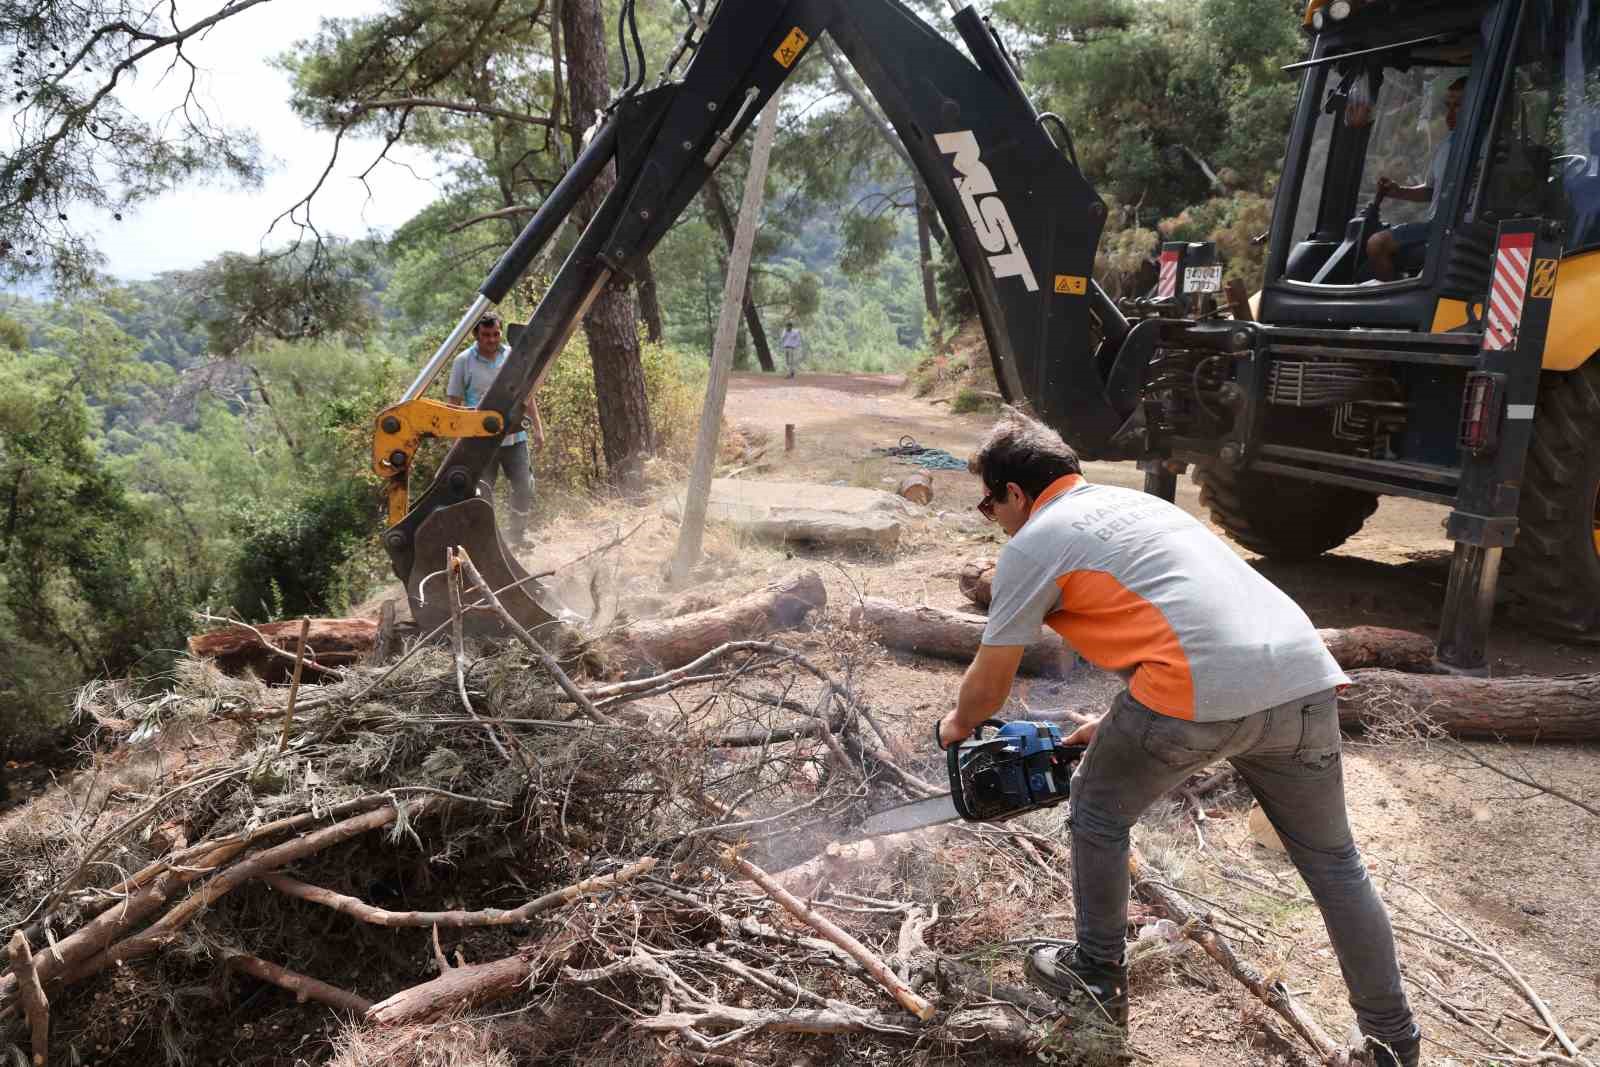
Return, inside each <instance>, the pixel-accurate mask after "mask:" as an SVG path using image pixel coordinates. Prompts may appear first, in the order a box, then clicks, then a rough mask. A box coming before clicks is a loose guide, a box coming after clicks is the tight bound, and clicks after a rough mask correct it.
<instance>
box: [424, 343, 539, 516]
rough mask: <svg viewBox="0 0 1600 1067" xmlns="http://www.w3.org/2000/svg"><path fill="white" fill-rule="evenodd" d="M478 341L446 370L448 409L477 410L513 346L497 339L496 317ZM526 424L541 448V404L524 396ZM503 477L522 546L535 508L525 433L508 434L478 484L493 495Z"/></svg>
mask: <svg viewBox="0 0 1600 1067" xmlns="http://www.w3.org/2000/svg"><path fill="white" fill-rule="evenodd" d="M473 336H474V337H475V338H476V339H477V342H476V343H475V344H474V345H473V346H472V347H471V348H468V349H467V350H466V351H465V352H462V353H461V354H460V355H459V356H457V357H456V359H455V362H454V363H452V364H451V365H450V383H449V384H448V385H446V386H445V391H444V392H445V399H446V400H448V401H450V403H452V404H457V405H463V406H465V407H469V408H475V407H477V406H478V404H479V403H480V402H481V401H482V400H483V395H484V394H485V393H487V392H488V391H489V387H490V386H492V385H493V384H494V380H495V378H496V377H497V376H499V374H500V368H501V367H503V366H505V363H506V359H507V358H508V357H509V356H510V355H511V346H510V345H508V344H506V343H504V341H502V340H501V337H502V333H501V326H500V319H499V316H496V315H485V316H484V317H483V318H481V319H479V320H478V325H477V326H475V327H474V328H473ZM524 410H525V412H526V419H525V423H527V424H531V426H532V429H533V443H534V447H535V448H543V447H544V422H543V421H542V420H541V419H540V418H539V403H538V401H536V400H535V399H534V397H533V393H532V392H530V393H529V394H528V400H527V403H526V405H525V408H524ZM502 470H504V471H505V472H506V478H507V480H509V481H510V482H511V540H512V542H513V543H516V542H520V541H521V540H523V538H525V537H526V536H527V533H528V512H529V511H531V510H532V509H533V467H532V464H531V463H530V461H529V456H528V434H527V433H526V431H522V430H518V431H517V432H516V433H508V434H506V436H505V439H504V440H502V441H501V442H500V448H499V454H498V455H496V457H495V458H494V460H493V461H491V462H490V464H489V468H488V470H486V471H485V472H484V479H483V482H482V483H481V484H483V485H485V486H487V487H488V494H489V496H490V497H493V495H494V487H495V483H496V482H498V481H499V479H500V472H501V471H502Z"/></svg>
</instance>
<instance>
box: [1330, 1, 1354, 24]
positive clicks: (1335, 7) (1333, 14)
mask: <svg viewBox="0 0 1600 1067" xmlns="http://www.w3.org/2000/svg"><path fill="white" fill-rule="evenodd" d="M1350 9H1351V3H1350V0H1333V3H1331V4H1329V5H1328V9H1327V10H1328V17H1329V18H1330V19H1333V21H1335V22H1338V21H1340V20H1341V19H1347V18H1349V17H1350Z"/></svg>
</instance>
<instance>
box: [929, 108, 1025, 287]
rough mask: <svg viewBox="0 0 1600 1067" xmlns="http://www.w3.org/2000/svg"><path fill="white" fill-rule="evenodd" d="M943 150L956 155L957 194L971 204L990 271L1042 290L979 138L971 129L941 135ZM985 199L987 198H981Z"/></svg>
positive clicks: (969, 211)
mask: <svg viewBox="0 0 1600 1067" xmlns="http://www.w3.org/2000/svg"><path fill="white" fill-rule="evenodd" d="M934 141H935V142H936V143H937V144H938V145H939V151H941V152H943V153H945V154H946V155H953V156H955V157H956V158H955V166H956V175H957V177H956V192H958V193H960V194H961V201H962V203H964V204H966V205H967V216H968V217H969V218H971V219H972V228H973V229H974V230H976V231H977V234H978V243H979V244H981V245H982V246H983V250H984V251H985V252H988V253H990V255H989V269H990V270H992V271H994V276H995V277H996V278H1021V279H1022V284H1024V285H1026V286H1027V287H1028V292H1030V293H1036V292H1038V291H1039V283H1038V281H1037V280H1036V279H1035V278H1034V276H1033V267H1032V266H1031V265H1030V264H1029V263H1028V255H1027V253H1025V252H1024V251H1023V250H1022V242H1020V241H1018V240H1017V228H1016V227H1015V226H1013V225H1012V224H1011V214H1010V213H1009V212H1008V211H1006V205H1005V203H1004V201H1002V200H1001V199H1000V198H999V197H998V196H996V195H995V193H996V192H997V190H996V189H995V185H994V177H993V176H992V175H991V174H990V173H989V168H988V167H986V166H984V165H983V160H982V159H980V158H979V156H980V151H979V149H978V139H977V138H976V137H974V136H972V131H971V130H961V131H959V132H957V133H941V134H939V135H938V136H937V137H935V138H934ZM980 198H984V199H980Z"/></svg>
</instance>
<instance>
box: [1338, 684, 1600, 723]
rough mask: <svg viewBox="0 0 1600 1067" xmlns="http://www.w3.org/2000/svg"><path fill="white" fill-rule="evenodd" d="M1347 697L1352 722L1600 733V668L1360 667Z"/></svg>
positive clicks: (1342, 711) (1343, 715) (1346, 718)
mask: <svg viewBox="0 0 1600 1067" xmlns="http://www.w3.org/2000/svg"><path fill="white" fill-rule="evenodd" d="M1350 680H1351V682H1352V684H1351V686H1350V687H1349V688H1348V689H1346V690H1345V691H1344V693H1343V694H1342V695H1341V697H1340V700H1339V722H1340V724H1342V725H1344V726H1346V727H1366V728H1371V729H1377V728H1382V727H1384V726H1390V727H1394V726H1399V727H1402V728H1411V727H1413V726H1416V725H1424V724H1432V725H1433V726H1437V727H1439V728H1442V729H1443V730H1444V731H1445V732H1446V733H1448V734H1451V735H1452V736H1454V737H1482V738H1503V739H1505V740H1508V741H1535V740H1537V741H1592V740H1594V739H1596V738H1600V674H1585V675H1570V676H1568V677H1565V678H1459V677H1453V676H1440V675H1420V674H1405V673H1402V672H1400V671H1392V670H1367V671H1357V672H1355V673H1354V674H1353V675H1351V679H1350Z"/></svg>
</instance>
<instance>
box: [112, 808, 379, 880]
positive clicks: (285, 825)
mask: <svg viewBox="0 0 1600 1067" xmlns="http://www.w3.org/2000/svg"><path fill="white" fill-rule="evenodd" d="M391 803H393V800H392V799H391V798H389V797H386V796H382V795H374V796H366V797H358V798H356V799H355V800H347V801H345V802H344V803H342V804H334V805H333V806H331V807H329V808H326V809H324V810H323V811H321V812H320V813H319V812H315V811H307V812H302V813H300V814H299V815H290V816H287V817H286V818H282V819H276V820H274V821H273V822H269V823H263V824H261V825H260V826H257V827H255V828H254V829H252V830H241V831H239V832H238V833H235V834H229V835H228V836H226V837H218V838H214V839H212V840H209V841H200V842H197V843H195V844H193V845H190V846H189V847H188V848H185V849H181V850H179V851H177V852H174V853H172V854H171V855H169V856H164V857H162V858H161V859H158V860H156V861H155V862H153V863H151V864H149V865H147V866H146V867H144V868H143V869H141V870H140V871H138V872H137V873H135V874H134V875H133V876H132V877H130V878H126V879H124V880H123V881H121V882H118V883H117V884H116V885H114V886H112V887H111V888H110V889H107V890H104V892H105V893H106V894H108V895H110V896H123V895H125V894H128V893H132V892H133V891H134V890H136V889H140V888H143V887H144V886H146V885H148V884H149V883H150V880H151V879H152V878H154V877H156V876H157V875H158V874H160V873H162V872H163V871H166V870H170V869H172V868H174V867H179V866H184V865H193V864H196V863H206V862H209V860H210V855H209V854H210V853H213V852H216V851H217V850H218V849H221V848H224V847H225V846H231V845H237V846H239V849H243V848H246V847H248V846H250V845H253V844H255V843H256V842H257V841H263V840H265V839H266V838H269V837H274V836H276V835H278V834H285V833H290V832H292V831H295V830H300V829H303V828H304V827H307V826H310V825H312V824H313V823H317V822H320V821H322V820H323V819H338V818H341V817H343V816H346V815H358V814H360V813H361V812H363V811H370V810H372V809H373V808H376V807H381V806H383V805H385V804H391ZM236 852H237V850H236V851H235V853H234V854H236ZM231 855H232V854H230V857H229V858H231ZM219 862H226V859H223V860H220V861H219ZM205 873H210V872H209V871H207V872H205Z"/></svg>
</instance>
